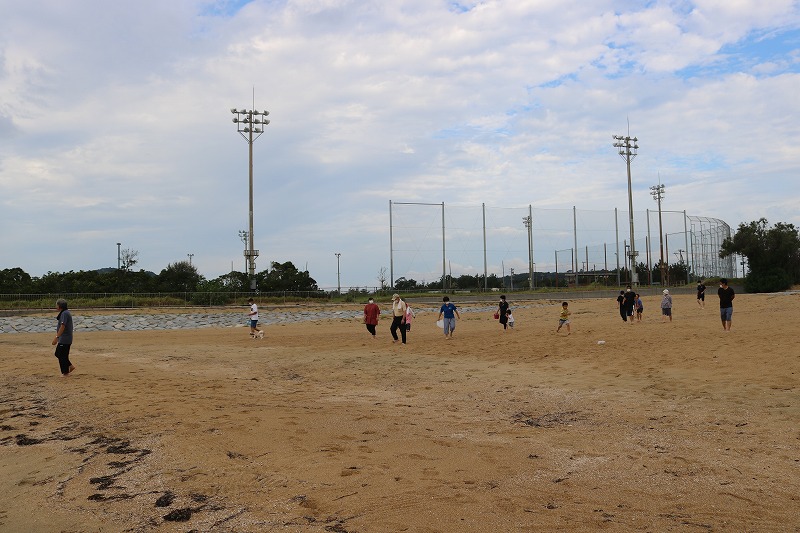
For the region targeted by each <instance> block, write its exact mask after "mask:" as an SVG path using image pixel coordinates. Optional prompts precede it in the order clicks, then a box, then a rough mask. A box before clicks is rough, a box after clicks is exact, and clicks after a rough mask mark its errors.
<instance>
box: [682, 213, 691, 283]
mask: <svg viewBox="0 0 800 533" xmlns="http://www.w3.org/2000/svg"><path fill="white" fill-rule="evenodd" d="M683 239H684V241H685V242H686V284H687V285H688V284H689V283H691V282H692V279H691V277H690V274H689V226H688V225H687V222H686V210H685V209H684V210H683Z"/></svg>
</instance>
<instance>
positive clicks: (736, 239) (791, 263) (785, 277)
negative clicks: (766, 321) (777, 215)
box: [719, 218, 800, 292]
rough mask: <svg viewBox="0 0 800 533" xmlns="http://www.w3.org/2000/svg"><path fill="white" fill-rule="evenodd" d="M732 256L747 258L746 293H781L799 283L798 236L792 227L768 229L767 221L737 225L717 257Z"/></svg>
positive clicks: (762, 219) (723, 243)
mask: <svg viewBox="0 0 800 533" xmlns="http://www.w3.org/2000/svg"><path fill="white" fill-rule="evenodd" d="M733 254H739V255H742V256H744V257H746V258H747V263H748V265H749V267H750V272H749V273H748V275H747V277H746V278H745V289H746V290H747V291H748V292H775V291H782V290H785V289H788V288H789V287H790V286H791V285H792V283H798V282H800V233H798V230H797V228H795V227H794V225H793V224H785V223H783V222H778V223H777V224H775V225H774V226H772V227H769V223H768V222H767V219H766V218H760V219H759V220H756V221H754V222H750V223H749V224H739V228H738V229H737V230H736V233H735V234H734V235H733V237H731V238H728V239H725V240H724V241H723V242H722V249H721V251H720V253H719V256H720V257H723V258H724V257H728V256H730V255H733Z"/></svg>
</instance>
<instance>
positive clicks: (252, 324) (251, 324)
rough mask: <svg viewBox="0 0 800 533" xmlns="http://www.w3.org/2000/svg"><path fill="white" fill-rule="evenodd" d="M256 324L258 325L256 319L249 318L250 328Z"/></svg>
mask: <svg viewBox="0 0 800 533" xmlns="http://www.w3.org/2000/svg"><path fill="white" fill-rule="evenodd" d="M256 326H258V320H251V321H250V327H251V328H255V327H256Z"/></svg>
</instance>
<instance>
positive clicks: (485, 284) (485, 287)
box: [481, 203, 489, 291]
mask: <svg viewBox="0 0 800 533" xmlns="http://www.w3.org/2000/svg"><path fill="white" fill-rule="evenodd" d="M481 212H482V213H483V290H484V291H486V290H488V289H489V280H488V279H487V275H488V268H487V266H486V204H485V203H482V204H481Z"/></svg>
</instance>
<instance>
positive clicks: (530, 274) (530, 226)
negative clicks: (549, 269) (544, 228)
mask: <svg viewBox="0 0 800 533" xmlns="http://www.w3.org/2000/svg"><path fill="white" fill-rule="evenodd" d="M522 223H523V224H525V227H526V228H528V288H529V289H530V290H533V217H532V216H531V215H528V216H526V217H522Z"/></svg>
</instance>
